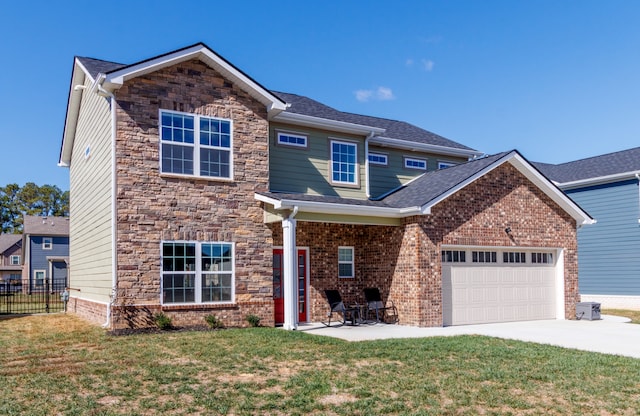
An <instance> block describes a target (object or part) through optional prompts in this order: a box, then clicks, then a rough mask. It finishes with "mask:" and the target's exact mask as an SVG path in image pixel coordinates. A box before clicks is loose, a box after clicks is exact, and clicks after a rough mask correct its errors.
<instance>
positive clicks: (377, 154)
mask: <svg viewBox="0 0 640 416" xmlns="http://www.w3.org/2000/svg"><path fill="white" fill-rule="evenodd" d="M372 155H373V156H374V157H378V158H384V162H379V161H374V160H371V159H369V157H371V156H372ZM367 160H368V161H369V164H371V165H376V166H389V154H388V153H381V152H369V154H368V155H367Z"/></svg>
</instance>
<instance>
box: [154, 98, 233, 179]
mask: <svg viewBox="0 0 640 416" xmlns="http://www.w3.org/2000/svg"><path fill="white" fill-rule="evenodd" d="M160 143H161V145H160V155H161V162H160V163H161V171H162V173H171V174H177V175H188V176H201V177H209V178H222V179H232V177H233V152H232V122H231V120H226V119H221V118H214V117H206V116H201V115H197V114H185V113H177V112H173V111H165V110H161V111H160Z"/></svg>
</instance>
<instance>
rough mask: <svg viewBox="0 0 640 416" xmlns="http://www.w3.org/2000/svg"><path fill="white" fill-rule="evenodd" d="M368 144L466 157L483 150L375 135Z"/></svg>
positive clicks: (479, 153)
mask: <svg viewBox="0 0 640 416" xmlns="http://www.w3.org/2000/svg"><path fill="white" fill-rule="evenodd" d="M369 143H370V144H375V145H378V146H382V147H393V148H396V149H404V150H410V151H419V152H432V153H438V154H443V155H448V156H458V157H467V158H476V157H480V156H482V155H484V152H479V151H477V150H469V149H458V148H455V147H447V146H438V145H435V144H427V143H419V142H412V141H408V140H401V139H393V138H391V137H382V136H376V137H372V138H371V140H370V141H369Z"/></svg>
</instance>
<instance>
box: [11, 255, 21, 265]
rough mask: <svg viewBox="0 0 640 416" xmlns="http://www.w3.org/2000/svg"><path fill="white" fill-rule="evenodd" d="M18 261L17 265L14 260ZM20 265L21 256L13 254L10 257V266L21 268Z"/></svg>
mask: <svg viewBox="0 0 640 416" xmlns="http://www.w3.org/2000/svg"><path fill="white" fill-rule="evenodd" d="M16 258H17V259H18V260H17V263H14V262H13V260H14V259H16ZM19 265H20V255H19V254H12V255H10V256H9V266H19Z"/></svg>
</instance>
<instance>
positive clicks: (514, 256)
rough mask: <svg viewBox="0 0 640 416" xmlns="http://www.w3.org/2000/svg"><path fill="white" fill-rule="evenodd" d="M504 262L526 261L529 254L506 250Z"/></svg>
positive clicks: (503, 256) (503, 254)
mask: <svg viewBox="0 0 640 416" xmlns="http://www.w3.org/2000/svg"><path fill="white" fill-rule="evenodd" d="M502 262H503V263H526V262H527V256H526V253H522V252H517V251H505V252H504V253H502Z"/></svg>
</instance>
